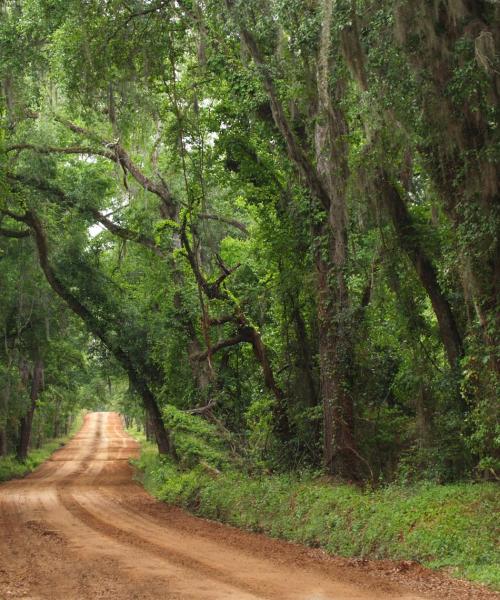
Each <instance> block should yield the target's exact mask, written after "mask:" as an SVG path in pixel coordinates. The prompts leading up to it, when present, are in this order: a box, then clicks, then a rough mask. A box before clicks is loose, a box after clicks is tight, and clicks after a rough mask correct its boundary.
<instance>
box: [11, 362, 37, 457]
mask: <svg viewBox="0 0 500 600" xmlns="http://www.w3.org/2000/svg"><path fill="white" fill-rule="evenodd" d="M24 378H25V379H28V378H29V374H28V377H23V379H24ZM42 382H43V362H42V361H41V360H40V359H37V360H35V363H34V365H33V374H32V376H31V387H30V405H29V407H28V411H27V413H26V414H25V415H24V416H23V417H21V421H20V423H19V440H18V444H17V448H16V456H17V459H18V460H21V461H25V460H26V459H27V458H28V450H29V446H30V441H31V430H32V426H33V416H34V414H35V408H36V403H37V400H38V396H39V394H40V390H41V388H42Z"/></svg>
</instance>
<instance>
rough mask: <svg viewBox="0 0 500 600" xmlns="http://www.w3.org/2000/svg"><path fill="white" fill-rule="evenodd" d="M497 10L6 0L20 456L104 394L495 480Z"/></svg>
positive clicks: (465, 3)
mask: <svg viewBox="0 0 500 600" xmlns="http://www.w3.org/2000/svg"><path fill="white" fill-rule="evenodd" d="M499 17H500V5H499V4H498V3H494V2H488V1H486V0H413V1H409V0H382V1H380V0H379V1H377V2H375V1H372V0H357V1H355V0H337V1H335V2H334V1H333V0H273V1H272V2H268V1H264V0H254V1H252V2H245V1H241V0H225V1H222V0H219V1H217V0H128V1H125V0H107V1H101V0H78V1H76V0H2V1H1V2H0V82H1V97H0V119H1V129H0V327H1V331H2V344H1V346H0V455H5V456H7V455H11V454H13V453H15V454H17V456H18V458H19V460H21V461H22V460H26V457H27V455H28V451H29V447H30V444H31V446H32V447H37V446H40V445H41V444H43V442H44V441H46V440H47V439H50V438H53V437H58V436H60V435H62V434H64V433H67V431H68V427H69V425H70V421H71V418H72V416H74V415H75V414H76V413H78V412H79V411H80V410H81V409H82V408H93V407H94V408H96V407H98V408H106V406H112V407H113V408H116V409H118V410H120V412H122V413H123V414H124V415H125V416H126V418H127V421H128V422H129V423H132V422H133V421H135V422H136V423H143V424H145V427H146V429H147V432H148V435H150V436H151V437H152V438H154V439H155V440H156V443H157V447H158V450H159V453H160V454H165V455H169V456H171V457H173V459H175V460H179V459H180V458H182V457H183V456H185V455H186V453H187V455H189V456H190V457H191V458H192V457H198V458H200V456H202V457H203V456H204V455H203V448H202V449H201V450H200V447H199V444H200V441H199V437H197V434H199V435H200V436H201V437H203V436H204V435H205V433H204V432H205V429H204V427H205V426H207V427H210V430H209V432H210V435H212V434H213V432H214V431H215V432H216V433H217V436H219V437H220V440H222V441H220V440H219V441H220V443H224V444H226V446H227V447H229V448H230V453H231V455H232V456H233V457H237V459H235V460H237V462H238V465H239V467H238V468H240V469H244V470H246V471H247V472H249V473H266V474H271V473H290V472H292V473H294V472H304V471H310V472H313V473H316V474H320V473H322V474H326V475H328V476H330V477H331V478H332V481H333V480H336V481H344V482H353V483H365V484H369V485H371V486H377V485H380V484H387V483H391V482H400V483H411V482H414V481H420V480H430V481H434V482H438V483H449V482H454V481H464V480H467V481H470V480H498V476H499V472H500V463H499V439H500V433H499V429H498V397H499V394H498V373H499V346H498V329H499V314H500V313H499V311H498V294H499V287H500V252H499V240H498V232H499V231H500V227H499V221H500V218H499V207H500V203H499V201H498V200H499V189H498V183H499V181H500V177H499V170H500V169H499V164H500V162H499V157H500V146H499V130H498V113H499V94H500V62H499V59H498V56H499V54H498V53H499V51H500V18H499ZM110 398H111V399H112V402H111V403H110ZM186 419H187V420H188V421H189V423H190V425H189V427H187V425H186V427H187V428H188V429H189V428H191V435H177V434H176V431H178V430H179V429H182V427H183V424H185V423H187V422H188V421H186ZM193 423H194V425H193ZM186 427H185V428H186ZM185 428H184V429H185ZM193 428H194V433H193V431H192V430H193ZM184 433H185V432H184ZM217 443H219V442H217ZM215 451H216V450H214V449H213V448H209V449H208V450H207V453H208V458H209V459H210V458H213V452H215ZM205 459H206V456H205V458H204V460H205ZM0 460H1V459H0ZM208 463H211V461H210V460H208ZM212 463H213V464H214V465H217V466H216V467H210V468H217V469H220V468H223V467H224V465H223V464H220V461H217V460H214V461H212Z"/></svg>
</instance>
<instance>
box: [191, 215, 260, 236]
mask: <svg viewBox="0 0 500 600" xmlns="http://www.w3.org/2000/svg"><path fill="white" fill-rule="evenodd" d="M198 218H199V219H206V220H212V221H220V222H221V223H226V224H227V225H231V226H232V227H236V228H237V229H239V230H240V231H242V232H243V233H244V234H245V235H248V229H247V226H246V225H245V224H244V223H241V221H237V220H236V219H230V218H228V217H221V216H219V215H212V214H208V213H201V214H200V215H198Z"/></svg>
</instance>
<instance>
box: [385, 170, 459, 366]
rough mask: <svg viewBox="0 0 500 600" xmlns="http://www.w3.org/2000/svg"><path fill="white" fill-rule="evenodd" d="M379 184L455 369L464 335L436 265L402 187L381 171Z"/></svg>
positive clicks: (400, 240) (451, 364)
mask: <svg viewBox="0 0 500 600" xmlns="http://www.w3.org/2000/svg"><path fill="white" fill-rule="evenodd" d="M378 186H379V189H380V195H381V198H382V201H383V202H384V204H385V208H386V210H387V212H388V214H389V216H390V217H391V220H392V223H393V225H394V229H395V230H396V235H397V237H398V240H399V244H400V246H401V248H402V249H403V250H404V251H405V252H406V254H407V255H408V257H409V259H410V260H411V262H412V264H413V266H414V267H415V270H416V272H417V274H418V277H419V279H420V282H421V283H422V286H423V287H424V289H425V291H426V292H427V295H428V296H429V298H430V301H431V303H432V308H433V309H434V314H435V315H436V319H437V322H438V327H439V334H440V336H441V340H442V342H443V345H444V347H445V350H446V355H447V357H448V362H449V363H450V366H451V368H452V369H456V368H457V365H458V361H459V360H460V358H461V357H462V355H463V346H462V338H461V335H460V332H459V329H458V325H457V323H456V321H455V317H454V316H453V312H452V310H451V306H450V304H449V302H448V300H447V299H446V297H445V296H444V294H443V292H442V291H441V286H440V285H439V282H438V279H437V274H436V270H435V269H434V265H433V264H432V262H431V260H430V259H429V257H428V256H427V254H426V252H425V250H424V249H423V247H422V245H421V243H420V239H419V235H418V232H417V230H416V229H415V226H414V225H413V222H412V219H411V215H410V213H409V212H408V208H407V206H406V204H405V202H404V200H403V198H402V197H401V194H400V193H399V190H398V189H397V188H396V187H395V186H394V185H393V184H392V183H391V182H390V181H389V179H388V176H387V174H386V173H382V175H381V176H380V177H379V180H378Z"/></svg>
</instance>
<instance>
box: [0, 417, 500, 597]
mask: <svg viewBox="0 0 500 600" xmlns="http://www.w3.org/2000/svg"><path fill="white" fill-rule="evenodd" d="M137 454H138V444H137V443H136V442H135V441H134V440H132V438H130V436H128V434H126V433H125V432H124V430H123V424H122V421H121V419H120V417H119V415H117V414H115V413H92V414H90V415H87V416H86V418H85V422H84V424H83V427H82V429H81V430H80V432H79V433H78V434H77V435H76V436H75V437H74V438H73V439H72V440H71V441H70V442H69V443H68V444H67V445H66V446H65V447H63V448H61V449H59V450H57V451H56V452H55V453H54V455H53V456H52V458H51V460H50V461H48V462H47V463H45V464H44V465H42V466H41V467H40V468H39V469H37V470H36V471H35V472H34V473H33V474H31V475H29V476H28V477H26V478H25V479H22V480H16V481H11V482H8V483H7V484H4V485H0V599H2V600H3V599H4V597H5V598H32V599H47V600H48V599H49V598H50V599H51V600H53V599H54V600H59V599H61V600H62V599H64V600H80V599H81V600H83V599H85V600H87V599H93V598H103V599H109V600H112V599H115V598H116V599H118V598H119V599H123V600H132V599H141V600H143V599H144V600H153V599H165V600H202V599H203V600H278V599H279V600H382V599H386V600H395V599H398V600H424V599H431V598H439V599H440V600H444V599H445V598H446V599H448V598H449V599H450V600H451V599H453V600H458V599H460V600H462V599H463V600H465V599H473V598H474V599H475V598H477V599H481V600H483V599H484V600H486V599H488V600H489V599H492V598H496V599H498V598H500V595H496V594H493V593H490V592H487V591H485V590H482V589H479V588H477V587H476V588H475V587H474V586H471V585H469V584H463V583H460V582H453V583H450V582H449V581H448V580H447V579H446V578H444V577H443V576H435V579H433V577H434V576H432V577H431V576H430V575H428V573H427V571H426V570H423V569H421V571H422V573H423V575H422V577H420V576H419V577H417V576H416V573H415V572H413V571H411V569H410V571H409V573H405V574H403V575H400V576H399V579H400V581H399V582H397V583H395V582H394V581H391V577H390V576H387V575H388V574H387V573H381V572H380V570H379V571H377V569H378V567H377V565H379V566H380V564H382V563H375V562H368V561H367V562H366V563H363V566H359V565H358V564H353V563H355V561H348V560H346V559H339V558H331V557H326V555H325V554H324V553H322V552H321V551H319V550H313V549H310V548H305V547H302V546H298V545H295V544H289V543H286V542H280V541H277V540H271V539H269V538H266V537H265V536H262V535H257V534H250V533H246V532H242V531H239V530H236V529H234V528H231V527H227V526H224V525H221V524H218V523H214V522H209V521H206V520H204V519H197V518H195V517H192V516H190V515H188V514H187V513H185V512H184V511H182V510H180V509H177V508H175V507H169V506H166V505H164V504H161V503H159V502H156V501H155V500H154V499H152V498H151V497H150V496H149V495H148V494H147V493H146V492H145V491H144V490H143V489H142V488H141V487H140V486H139V485H138V484H137V483H136V482H134V481H133V478H132V475H133V471H132V468H131V467H130V465H129V464H128V463H127V460H128V458H129V457H130V456H137ZM386 563H387V564H385V563H384V564H385V567H384V568H387V569H388V573H390V572H393V571H395V570H396V571H397V564H395V563H389V561H386ZM392 579H395V578H394V577H392ZM422 590H425V591H422Z"/></svg>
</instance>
